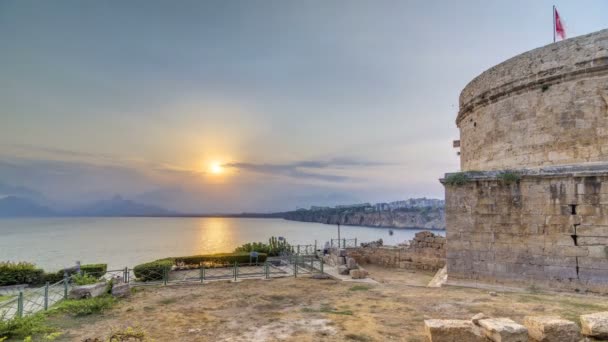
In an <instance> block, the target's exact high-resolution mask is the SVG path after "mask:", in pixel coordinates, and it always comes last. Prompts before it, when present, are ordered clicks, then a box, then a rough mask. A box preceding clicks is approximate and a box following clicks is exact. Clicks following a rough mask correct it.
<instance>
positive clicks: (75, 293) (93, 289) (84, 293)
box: [68, 282, 106, 299]
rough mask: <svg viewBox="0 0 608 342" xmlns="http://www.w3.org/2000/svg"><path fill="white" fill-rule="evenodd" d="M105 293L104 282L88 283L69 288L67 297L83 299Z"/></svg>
mask: <svg viewBox="0 0 608 342" xmlns="http://www.w3.org/2000/svg"><path fill="white" fill-rule="evenodd" d="M104 293H106V283H105V282H103V283H95V284H90V285H82V286H75V287H73V288H72V289H71V290H70V293H69V294H68V298H70V299H83V298H93V297H97V296H101V295H102V294H104Z"/></svg>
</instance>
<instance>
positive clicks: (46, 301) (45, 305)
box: [44, 281, 49, 311]
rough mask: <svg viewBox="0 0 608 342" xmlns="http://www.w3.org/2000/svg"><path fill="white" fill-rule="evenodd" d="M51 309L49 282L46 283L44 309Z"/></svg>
mask: <svg viewBox="0 0 608 342" xmlns="http://www.w3.org/2000/svg"><path fill="white" fill-rule="evenodd" d="M48 309H49V282H48V281H47V282H46V284H45V285H44V311H46V310H48Z"/></svg>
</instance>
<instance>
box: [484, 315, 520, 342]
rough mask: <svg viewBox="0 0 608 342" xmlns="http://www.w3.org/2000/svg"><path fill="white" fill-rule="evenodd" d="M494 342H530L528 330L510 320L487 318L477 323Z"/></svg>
mask: <svg viewBox="0 0 608 342" xmlns="http://www.w3.org/2000/svg"><path fill="white" fill-rule="evenodd" d="M477 324H478V325H479V326H480V327H481V328H482V330H483V333H484V335H485V336H486V337H487V338H489V339H490V340H491V341H494V342H528V329H526V327H524V326H523V325H521V324H517V323H515V321H513V320H512V319H510V318H487V319H482V320H479V321H478V322H477Z"/></svg>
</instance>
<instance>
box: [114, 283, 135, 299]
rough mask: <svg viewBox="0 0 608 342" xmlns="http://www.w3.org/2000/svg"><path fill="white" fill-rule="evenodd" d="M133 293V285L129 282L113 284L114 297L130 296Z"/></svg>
mask: <svg viewBox="0 0 608 342" xmlns="http://www.w3.org/2000/svg"><path fill="white" fill-rule="evenodd" d="M130 294H131V287H130V286H129V284H116V285H114V286H112V296H114V297H128V296H129V295H130Z"/></svg>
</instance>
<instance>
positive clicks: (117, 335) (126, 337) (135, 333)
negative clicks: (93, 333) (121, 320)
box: [108, 327, 151, 342]
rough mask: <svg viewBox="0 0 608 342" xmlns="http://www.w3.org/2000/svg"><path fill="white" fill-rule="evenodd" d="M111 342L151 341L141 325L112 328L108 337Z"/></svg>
mask: <svg viewBox="0 0 608 342" xmlns="http://www.w3.org/2000/svg"><path fill="white" fill-rule="evenodd" d="M108 341H110V342H121V341H151V340H150V339H149V338H148V337H147V336H146V332H145V331H144V330H143V329H142V328H141V327H127V328H125V329H118V330H112V333H111V334H110V336H109V337H108Z"/></svg>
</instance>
